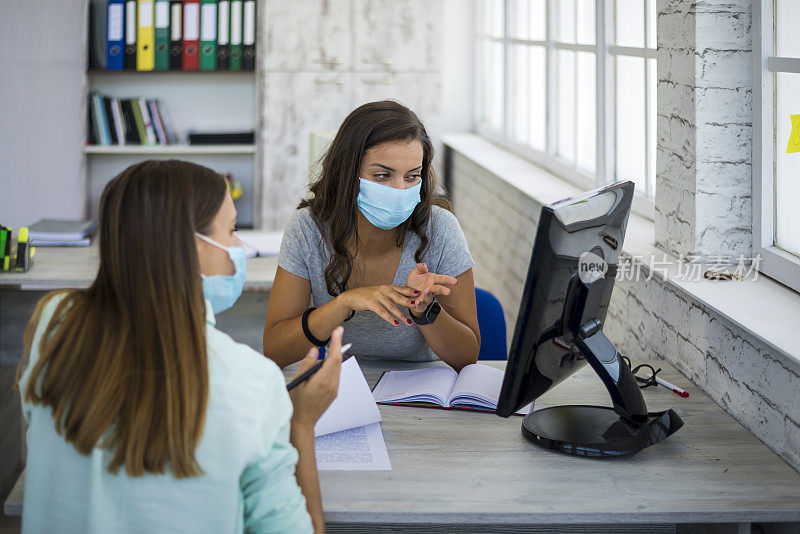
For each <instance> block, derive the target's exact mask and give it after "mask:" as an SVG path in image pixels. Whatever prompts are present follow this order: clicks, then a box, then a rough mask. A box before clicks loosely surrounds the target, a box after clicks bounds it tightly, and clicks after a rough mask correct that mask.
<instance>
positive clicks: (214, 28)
mask: <svg viewBox="0 0 800 534" xmlns="http://www.w3.org/2000/svg"><path fill="white" fill-rule="evenodd" d="M256 7H257V3H256V1H255V0H90V4H89V14H88V16H89V35H88V40H89V50H88V54H89V68H90V69H96V70H109V71H116V70H138V71H153V70H155V71H167V70H203V71H211V70H254V69H255V64H256V44H255V43H256V28H257V21H258V18H257V14H256Z"/></svg>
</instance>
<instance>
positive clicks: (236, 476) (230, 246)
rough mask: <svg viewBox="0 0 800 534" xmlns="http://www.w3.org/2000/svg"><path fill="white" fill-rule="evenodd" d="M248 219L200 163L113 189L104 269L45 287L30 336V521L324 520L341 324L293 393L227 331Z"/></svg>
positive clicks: (136, 524) (203, 527)
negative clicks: (324, 439) (324, 426)
mask: <svg viewBox="0 0 800 534" xmlns="http://www.w3.org/2000/svg"><path fill="white" fill-rule="evenodd" d="M235 224H236V208H235V207H234V205H233V200H232V199H231V196H230V194H229V193H228V192H227V188H226V185H225V180H224V178H222V177H221V176H220V175H219V174H217V173H216V172H214V171H212V170H211V169H207V168H205V167H201V166H199V165H194V164H192V163H186V162H181V161H146V162H143V163H140V164H138V165H134V166H132V167H130V168H128V169H127V170H125V171H123V172H122V173H121V174H120V175H119V176H117V177H116V178H114V179H113V180H112V181H111V182H110V183H109V184H108V185H107V186H106V188H105V190H104V192H103V196H102V199H101V202H100V235H99V240H100V267H99V270H98V272H97V278H96V279H95V281H94V283H93V284H92V285H91V286H90V287H89V288H88V289H85V290H63V291H57V292H54V293H51V294H49V295H48V296H46V297H45V298H44V299H42V301H41V302H40V303H39V305H38V306H37V308H36V311H35V313H34V316H33V318H32V319H31V321H30V323H29V325H28V328H27V329H26V333H25V344H26V355H25V358H24V359H23V361H22V362H21V363H20V366H19V368H18V373H21V376H20V374H18V381H17V385H18V387H19V391H20V394H21V397H22V406H23V413H24V416H25V419H26V421H27V422H28V425H29V427H28V434H27V444H28V461H27V467H26V479H25V497H24V499H25V507H24V515H23V520H22V528H23V531H25V532H68V533H69V532H98V533H106V532H115V533H123V532H191V533H196V532H243V531H244V530H248V531H252V532H308V531H310V530H311V527H312V520H313V523H314V526H315V527H317V530H319V531H321V530H323V528H324V525H323V521H322V506H321V500H320V492H319V481H318V479H317V472H316V463H315V458H314V433H313V432H314V431H313V428H314V424H315V422H316V420H317V418H318V417H319V416H320V415H321V414H322V412H323V411H324V410H325V409H326V408H327V406H328V405H329V404H330V402H331V401H332V400H333V398H334V397H335V396H336V390H337V385H338V379H339V366H340V364H341V353H340V352H339V351H340V347H341V335H342V331H341V328H339V329H335V330H334V333H333V336H332V340H331V347H330V352H331V354H332V357H330V358H328V361H326V363H325V365H324V366H323V368H322V370H320V371H319V372H318V373H317V374H315V375H314V376H313V377H312V378H311V379H309V380H308V381H306V382H305V383H303V384H302V385H301V386H299V387H298V388H296V389H294V390H293V391H292V397H291V401H290V396H289V395H288V394H287V391H286V383H285V381H284V377H283V375H282V373H281V372H280V370H279V369H278V367H277V366H276V365H275V364H274V363H273V362H272V361H270V360H269V359H267V358H264V356H263V355H261V354H259V353H258V352H256V351H254V350H253V349H251V348H250V347H248V346H246V345H242V344H239V343H236V342H234V341H233V340H232V339H231V338H230V337H228V336H227V335H225V334H223V333H222V332H220V331H219V330H217V329H216V328H215V326H214V325H215V322H214V314H215V313H219V312H220V311H222V310H224V309H226V308H228V307H230V306H232V305H233V303H234V302H235V301H236V299H237V298H238V297H239V295H240V294H241V291H242V287H243V284H244V277H245V271H246V263H245V256H244V249H243V247H242V246H241V243H240V242H239V240H238V238H237V237H236V234H235V233H234V226H235ZM316 358H317V351H316V350H312V351H310V352H309V354H308V356H307V357H306V358H305V360H304V361H303V363H302V365H301V369H300V371H299V372H302V371H303V370H305V369H307V368H308V367H309V366H311V365H313V364H314V362H315V360H316ZM292 405H294V409H293V406H292ZM298 453H299V456H298ZM301 491H302V493H301Z"/></svg>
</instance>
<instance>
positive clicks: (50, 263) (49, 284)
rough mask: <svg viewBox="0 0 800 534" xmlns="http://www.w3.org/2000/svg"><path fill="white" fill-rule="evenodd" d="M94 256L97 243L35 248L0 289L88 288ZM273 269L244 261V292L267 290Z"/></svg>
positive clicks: (266, 262) (0, 278)
mask: <svg viewBox="0 0 800 534" xmlns="http://www.w3.org/2000/svg"><path fill="white" fill-rule="evenodd" d="M98 253H99V248H98V246H97V241H95V242H94V243H93V244H92V246H90V247H38V248H37V249H36V255H35V256H34V262H33V268H32V269H31V270H30V271H28V272H24V273H18V272H14V271H12V272H0V290H8V289H10V290H15V289H16V290H19V289H21V290H23V291H25V290H28V291H43V290H44V291H49V290H52V289H59V288H62V287H88V286H89V285H90V284H91V283H92V281H94V279H95V276H97V266H98V264H99V262H100V259H99V256H98ZM277 269H278V258H277V256H274V257H268V258H251V259H249V260H247V279H246V280H245V283H244V289H245V291H269V290H270V289H271V288H272V282H273V280H275V272H276V271H277Z"/></svg>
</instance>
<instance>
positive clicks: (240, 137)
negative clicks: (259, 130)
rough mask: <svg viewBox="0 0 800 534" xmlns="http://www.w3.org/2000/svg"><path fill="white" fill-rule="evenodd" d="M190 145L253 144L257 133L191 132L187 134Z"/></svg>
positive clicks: (249, 131) (251, 131) (250, 131)
mask: <svg viewBox="0 0 800 534" xmlns="http://www.w3.org/2000/svg"><path fill="white" fill-rule="evenodd" d="M186 138H187V141H188V142H189V144H190V145H252V144H253V143H254V142H255V138H256V133H255V132H254V131H253V130H248V131H244V132H194V131H192V132H189V134H188V135H187V136H186Z"/></svg>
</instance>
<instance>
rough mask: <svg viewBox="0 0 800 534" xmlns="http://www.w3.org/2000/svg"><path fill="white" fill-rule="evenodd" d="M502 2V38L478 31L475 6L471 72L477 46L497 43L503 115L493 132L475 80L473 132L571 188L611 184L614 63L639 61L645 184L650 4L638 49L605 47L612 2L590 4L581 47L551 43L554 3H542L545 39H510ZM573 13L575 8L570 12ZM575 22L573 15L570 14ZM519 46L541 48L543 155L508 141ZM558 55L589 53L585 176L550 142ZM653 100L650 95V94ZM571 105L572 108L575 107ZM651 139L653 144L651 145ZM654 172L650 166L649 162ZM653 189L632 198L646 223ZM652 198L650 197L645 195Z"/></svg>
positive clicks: (507, 4) (652, 53)
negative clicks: (591, 107) (590, 112)
mask: <svg viewBox="0 0 800 534" xmlns="http://www.w3.org/2000/svg"><path fill="white" fill-rule="evenodd" d="M499 1H501V2H502V3H503V36H502V38H497V37H492V36H488V35H486V34H485V33H483V32H482V31H481V28H482V27H483V24H484V23H485V21H483V19H482V15H483V14H482V13H481V5H482V2H481V1H480V0H479V1H477V2H475V20H476V23H477V24H476V28H477V29H476V33H475V41H474V43H475V47H474V52H475V59H476V61H475V67H476V72H478V73H480V72H482V64H481V63H482V60H483V57H482V55H481V54H482V52H481V44H482V43H483V42H484V41H488V40H491V41H494V42H501V43H502V45H503V61H504V65H503V115H502V124H503V129H502V131H500V130H497V129H496V128H494V127H493V126H492V125H491V124H490V123H489V122H488V121H485V120H483V119H484V115H483V114H484V109H485V101H484V98H485V95H483V94H482V88H481V84H482V80H481V79H480V77H479V76H475V80H474V82H475V85H474V91H475V93H474V94H475V95H476V98H475V105H474V117H475V130H476V132H477V133H478V135H480V136H481V137H483V138H485V139H487V140H489V141H491V142H492V143H494V144H496V145H499V146H501V147H502V148H504V149H506V150H508V151H509V152H511V153H513V154H515V155H517V156H519V157H522V158H523V159H526V160H529V161H531V162H533V163H535V164H537V165H538V166H540V167H543V168H544V169H546V170H547V171H549V172H551V173H553V174H555V175H556V176H558V177H561V178H563V179H564V180H566V181H567V182H569V183H571V184H572V185H575V186H577V187H581V188H586V189H594V188H596V187H601V186H603V185H606V184H608V183H612V181H613V180H614V177H615V168H616V161H615V159H616V143H615V142H607V140H608V139H616V136H615V129H616V85H615V75H616V74H615V70H616V66H615V59H616V57H618V56H630V57H640V58H643V61H644V68H645V71H644V72H645V75H644V87H643V90H644V92H645V93H644V94H645V136H646V141H645V147H646V153H645V183H647V182H648V180H647V176H648V172H649V165H650V162H651V158H650V153H649V150H647V147H648V146H649V145H648V143H649V142H650V141H651V140H650V126H651V121H652V120H654V121H656V122H657V120H658V119H657V114H656V116H655V117H653V118H652V119H651V118H650V116H649V115H648V114H647V110H648V109H649V108H648V106H649V105H650V98H651V97H650V95H649V91H648V88H647V82H648V73H649V69H650V67H649V63H648V59H657V50H656V49H652V48H648V24H649V22H648V21H649V16H650V2H648V1H646V0H645V1H644V6H645V7H644V26H643V32H644V33H643V47H642V48H639V47H627V46H617V45H614V44H611V41H612V40H613V36H614V32H615V25H614V23H615V19H614V12H615V4H614V3H613V2H612V3H611V5H610V6H609V7H608V8H607V6H606V2H605V1H604V0H596V1H595V44H591V45H586V44H578V43H563V42H558V41H557V40H556V32H555V29H556V27H557V26H556V24H557V22H558V20H557V10H556V8H555V0H547V1H546V2H545V9H546V21H545V40H544V41H538V40H532V39H519V38H512V37H511V36H510V31H509V28H511V20H512V14H513V5H512V0H499ZM576 13H577V9H576ZM575 16H576V17H577V14H576V15H575ZM513 44H523V45H530V46H541V47H543V48H544V49H545V62H546V65H545V72H546V77H547V79H546V89H545V92H546V96H545V98H546V102H545V115H546V118H547V124H546V130H545V150H544V151H540V150H537V149H536V148H534V147H532V146H528V145H527V144H525V143H522V142H520V141H518V140H516V139H514V137H513V135H512V132H511V128H512V124H511V121H510V120H509V117H510V116H511V114H512V106H513V101H512V98H511V97H512V90H513V89H512V84H511V83H510V76H509V72H510V67H511V45H513ZM560 50H569V51H573V52H591V53H593V54H594V55H595V113H596V117H595V130H596V131H595V142H596V148H595V174H594V175H591V174H589V173H587V172H584V171H583V170H581V169H580V168H578V167H577V166H573V165H571V164H570V163H568V162H566V161H565V160H563V159H562V158H560V157H559V156H558V155H557V154H556V151H555V147H556V139H557V136H558V130H557V125H556V123H555V120H553V119H554V117H553V113H554V109H555V106H557V102H556V95H557V82H558V81H557V76H556V74H557V69H556V65H557V61H558V57H557V55H558V52H559V51H560ZM653 96H655V95H653ZM575 105H576V106H577V103H576V104H575ZM655 141H656V140H655V139H653V140H652V142H655ZM653 166H654V167H655V162H653ZM652 187H653V190H652V191H650V186H649V185H648V186H647V187H646V189H647V191H645V194H641V193H637V194H636V195H635V196H634V202H633V208H632V211H633V212H634V213H636V214H637V215H639V216H642V217H644V218H646V219H649V220H651V221H652V220H654V215H655V184H653V186H652ZM647 193H652V196H646V194H647Z"/></svg>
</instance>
